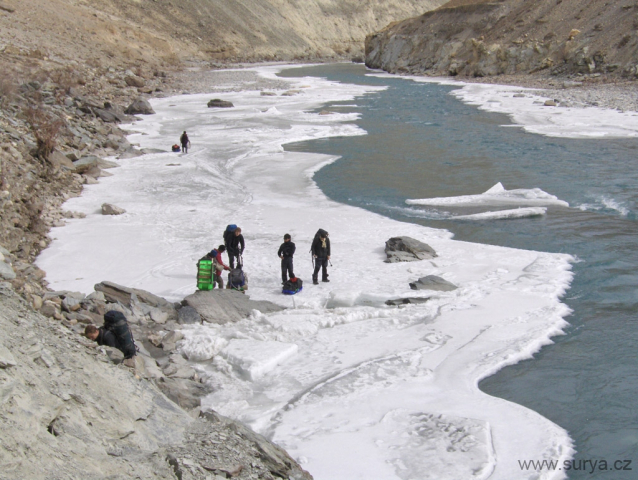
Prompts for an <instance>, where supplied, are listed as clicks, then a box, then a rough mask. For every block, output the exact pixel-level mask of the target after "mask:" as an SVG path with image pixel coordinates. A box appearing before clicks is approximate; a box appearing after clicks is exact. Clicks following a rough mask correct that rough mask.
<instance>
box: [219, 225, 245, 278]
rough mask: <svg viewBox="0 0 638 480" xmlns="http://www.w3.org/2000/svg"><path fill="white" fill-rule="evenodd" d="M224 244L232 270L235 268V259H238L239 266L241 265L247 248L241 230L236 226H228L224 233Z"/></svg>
mask: <svg viewBox="0 0 638 480" xmlns="http://www.w3.org/2000/svg"><path fill="white" fill-rule="evenodd" d="M232 227H235V228H232ZM229 229H230V230H229ZM224 244H225V245H226V251H227V252H228V264H229V265H230V268H231V269H232V268H235V259H237V266H239V265H241V263H242V262H241V260H240V257H241V256H242V255H243V254H244V248H245V247H246V244H245V243H244V236H243V235H242V234H241V228H240V227H238V226H236V225H228V227H226V231H225V232H224Z"/></svg>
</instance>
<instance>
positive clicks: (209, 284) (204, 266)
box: [197, 259, 215, 290]
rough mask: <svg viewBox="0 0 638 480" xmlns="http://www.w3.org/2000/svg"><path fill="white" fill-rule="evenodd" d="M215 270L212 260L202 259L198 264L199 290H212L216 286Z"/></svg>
mask: <svg viewBox="0 0 638 480" xmlns="http://www.w3.org/2000/svg"><path fill="white" fill-rule="evenodd" d="M214 274H215V269H214V268H213V261H212V260H205V259H202V260H200V261H199V262H197V288H198V289H199V290H212V289H213V287H214V286H215V283H214V282H213V275H214Z"/></svg>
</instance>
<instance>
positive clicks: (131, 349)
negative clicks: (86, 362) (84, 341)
mask: <svg viewBox="0 0 638 480" xmlns="http://www.w3.org/2000/svg"><path fill="white" fill-rule="evenodd" d="M84 335H86V337H87V338H89V339H91V340H93V341H94V342H97V344H98V345H105V346H107V347H113V348H117V349H118V350H119V351H121V352H122V353H123V354H124V362H123V363H124V365H126V366H127V367H134V366H135V360H134V359H133V357H134V356H135V355H136V354H137V349H136V348H135V340H134V339H133V334H132V333H131V329H130V328H129V325H128V322H127V321H126V317H125V316H124V314H123V313H122V312H118V311H117V310H111V311H109V312H106V313H105V314H104V326H103V327H99V328H98V327H96V326H95V325H87V327H86V328H85V329H84Z"/></svg>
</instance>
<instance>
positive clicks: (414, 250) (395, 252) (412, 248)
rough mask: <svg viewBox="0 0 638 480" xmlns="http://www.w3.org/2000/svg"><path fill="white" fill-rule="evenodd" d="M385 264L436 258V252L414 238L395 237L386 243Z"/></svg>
mask: <svg viewBox="0 0 638 480" xmlns="http://www.w3.org/2000/svg"><path fill="white" fill-rule="evenodd" d="M385 253H386V255H387V257H388V258H386V260H385V263H396V262H415V261H417V260H428V259H430V258H434V257H436V252H435V251H434V249H433V248H432V247H430V246H429V245H428V244H427V243H423V242H421V241H419V240H416V239H414V238H412V237H393V238H391V239H390V240H388V241H387V242H385Z"/></svg>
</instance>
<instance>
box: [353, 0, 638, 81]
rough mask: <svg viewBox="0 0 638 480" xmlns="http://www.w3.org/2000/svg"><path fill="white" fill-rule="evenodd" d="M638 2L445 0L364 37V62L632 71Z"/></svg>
mask: <svg viewBox="0 0 638 480" xmlns="http://www.w3.org/2000/svg"><path fill="white" fill-rule="evenodd" d="M637 14H638V4H636V3H635V2H630V1H619V2H612V3H610V2H607V1H604V0H592V1H588V2H581V1H580V0H562V1H558V2H556V1H555V0H540V1H534V2H529V1H526V0H452V1H450V2H448V3H446V4H445V5H443V6H442V7H440V8H439V9H437V10H434V11H430V12H427V13H425V14H424V15H421V16H419V17H414V18H411V19H408V20H404V21H402V22H398V23H395V24H391V25H389V26H388V27H386V28H385V29H384V30H381V31H380V32H377V33H374V34H372V35H369V36H368V37H367V38H366V65H367V66H368V67H370V68H381V69H383V70H386V71H388V72H392V73H410V74H427V75H439V76H441V75H451V76H455V75H459V76H469V77H484V76H492V75H499V74H519V73H536V72H548V73H552V74H560V75H567V74H601V73H613V74H614V75H622V76H627V77H630V78H638V50H637V49H636V46H637V45H638V37H636V35H633V34H632V33H630V32H633V31H635V28H636V26H637V25H638V17H637V16H636V15H637Z"/></svg>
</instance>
